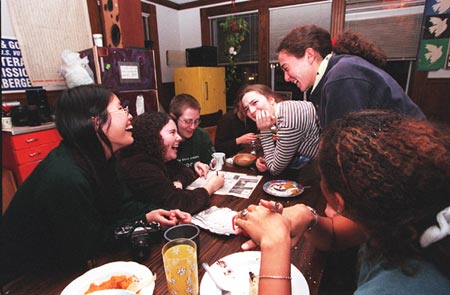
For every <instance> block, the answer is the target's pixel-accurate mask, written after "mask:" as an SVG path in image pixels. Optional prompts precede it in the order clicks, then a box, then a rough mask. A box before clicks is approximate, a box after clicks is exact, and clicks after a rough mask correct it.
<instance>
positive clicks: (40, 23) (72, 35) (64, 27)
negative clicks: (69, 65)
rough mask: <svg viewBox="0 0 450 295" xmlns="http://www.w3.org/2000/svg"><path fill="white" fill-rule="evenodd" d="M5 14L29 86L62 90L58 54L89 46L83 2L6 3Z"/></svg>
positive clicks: (31, 0) (16, 0)
mask: <svg viewBox="0 0 450 295" xmlns="http://www.w3.org/2000/svg"><path fill="white" fill-rule="evenodd" d="M8 7H9V14H10V18H11V22H12V26H13V28H14V33H15V35H16V38H17V42H18V43H19V45H20V49H21V52H22V58H23V61H24V64H25V68H26V71H27V73H28V76H29V79H30V81H31V84H32V85H33V86H42V87H44V88H45V89H46V90H59V89H64V88H66V85H65V81H64V78H63V76H62V75H61V74H60V68H61V65H62V60H61V53H62V52H63V51H64V50H65V49H67V50H71V51H74V52H79V51H81V50H83V49H86V48H89V47H92V46H93V41H92V32H91V27H90V22H89V12H88V7H87V1H86V0H70V1H54V0H39V1H38V2H36V1H35V0H8Z"/></svg>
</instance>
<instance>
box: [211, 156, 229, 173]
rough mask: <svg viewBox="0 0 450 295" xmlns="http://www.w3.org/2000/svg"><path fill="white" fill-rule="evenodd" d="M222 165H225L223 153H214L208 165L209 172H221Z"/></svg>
mask: <svg viewBox="0 0 450 295" xmlns="http://www.w3.org/2000/svg"><path fill="white" fill-rule="evenodd" d="M224 164H225V153H222V152H216V153H213V154H212V159H211V163H210V164H209V166H210V167H211V170H214V171H219V170H222V168H223V165H224Z"/></svg>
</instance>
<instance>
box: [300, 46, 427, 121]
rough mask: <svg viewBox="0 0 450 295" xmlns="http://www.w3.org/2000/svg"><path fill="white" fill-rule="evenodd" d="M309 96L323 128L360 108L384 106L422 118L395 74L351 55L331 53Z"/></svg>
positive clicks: (382, 107)
mask: <svg viewBox="0 0 450 295" xmlns="http://www.w3.org/2000/svg"><path fill="white" fill-rule="evenodd" d="M309 100H310V101H311V102H312V103H313V104H314V106H315V107H316V109H317V113H318V115H319V120H320V125H321V127H322V128H325V127H326V126H327V125H328V124H329V123H330V122H331V121H333V120H335V119H338V118H341V117H343V116H344V115H345V114H347V113H349V112H352V111H357V110H362V109H384V110H391V111H394V112H398V113H401V114H406V115H410V116H413V117H416V118H425V115H424V114H423V112H422V111H421V110H420V108H419V107H418V106H417V105H416V104H415V103H414V102H413V101H412V100H411V98H409V96H408V95H407V94H406V93H405V91H404V90H403V88H401V86H400V85H399V84H398V83H397V81H395V79H394V78H392V77H391V76H390V75H389V74H388V73H386V72H385V71H383V70H382V69H380V68H378V67H376V66H374V65H373V64H371V63H369V62H368V61H366V60H364V59H363V58H360V57H358V56H354V55H345V54H344V55H333V56H332V57H331V59H330V61H329V62H328V66H327V69H326V71H325V74H324V75H323V77H322V79H321V80H320V82H319V84H318V85H317V86H316V88H315V89H314V90H313V91H312V93H311V94H310V96H309Z"/></svg>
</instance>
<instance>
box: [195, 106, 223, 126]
mask: <svg viewBox="0 0 450 295" xmlns="http://www.w3.org/2000/svg"><path fill="white" fill-rule="evenodd" d="M222 115H223V112H222V110H218V111H217V112H215V113H211V114H204V115H200V125H199V126H200V127H202V128H205V127H210V126H217V122H219V120H220V118H222Z"/></svg>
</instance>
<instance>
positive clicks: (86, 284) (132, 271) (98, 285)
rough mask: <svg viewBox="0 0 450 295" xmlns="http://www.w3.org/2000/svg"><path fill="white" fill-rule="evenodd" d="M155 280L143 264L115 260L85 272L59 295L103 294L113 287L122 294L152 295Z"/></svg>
mask: <svg viewBox="0 0 450 295" xmlns="http://www.w3.org/2000/svg"><path fill="white" fill-rule="evenodd" d="M155 280H156V275H154V274H153V273H152V272H151V271H150V269H149V268H148V267H146V266H145V265H142V264H139V263H136V262H133V261H116V262H111V263H107V264H104V265H102V266H99V267H96V268H93V269H91V270H89V271H87V272H85V273H84V274H83V275H81V276H79V277H78V278H76V279H75V280H73V281H72V282H71V283H70V284H69V285H67V286H66V287H65V288H64V290H63V291H62V292H61V295H75V294H76V295H81V294H103V293H105V292H106V293H107V290H113V289H115V291H116V292H120V290H122V291H123V292H122V294H124V295H125V294H140V295H152V294H153V290H154V288H155ZM138 291H139V292H138ZM118 294H121V293H118ZM105 295H106V294H105Z"/></svg>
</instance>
